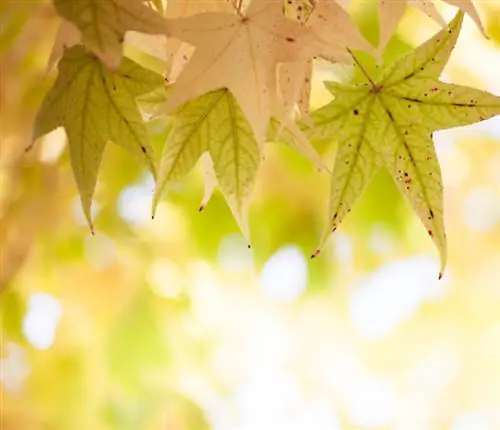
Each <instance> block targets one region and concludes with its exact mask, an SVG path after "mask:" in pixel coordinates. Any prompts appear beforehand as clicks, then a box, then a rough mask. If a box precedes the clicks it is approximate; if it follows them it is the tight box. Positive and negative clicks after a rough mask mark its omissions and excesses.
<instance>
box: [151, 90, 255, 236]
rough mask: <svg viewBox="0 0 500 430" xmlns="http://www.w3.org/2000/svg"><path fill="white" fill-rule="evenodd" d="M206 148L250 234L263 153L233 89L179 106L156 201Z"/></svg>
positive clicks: (239, 219)
mask: <svg viewBox="0 0 500 430" xmlns="http://www.w3.org/2000/svg"><path fill="white" fill-rule="evenodd" d="M206 152H208V154H209V155H210V158H211V159H212V162H213V169H214V171H215V176H216V178H217V182H218V184H219V187H220V189H221V191H222V193H223V194H224V196H225V198H226V200H227V202H228V204H229V207H230V208H231V211H232V212H233V214H234V216H235V218H236V221H237V222H238V224H239V226H240V228H241V230H242V232H243V234H244V236H245V237H246V239H247V240H249V231H248V223H247V209H248V202H249V197H250V194H251V191H252V188H253V184H254V182H255V178H256V175H257V171H258V168H259V164H260V153H259V147H258V144H257V141H256V138H255V135H254V133H253V131H252V128H251V126H250V124H249V122H248V120H247V119H246V117H245V115H244V114H243V112H242V110H241V108H240V107H239V105H238V103H237V102H236V100H235V98H234V96H233V95H232V94H231V93H230V92H229V91H228V90H227V89H220V90H216V91H211V92H209V93H207V94H205V95H203V96H201V97H198V98H196V99H194V100H191V101H189V102H187V103H185V104H184V105H182V106H181V107H180V108H179V109H178V110H177V111H176V113H175V115H174V126H173V129H172V131H171V133H170V135H169V138H168V141H167V143H166V146H165V149H164V152H163V155H162V159H161V164H160V168H159V173H158V181H157V186H156V193H155V200H154V204H153V206H154V207H156V206H157V204H158V201H159V197H160V195H161V192H162V191H163V189H164V188H165V186H167V185H168V184H169V183H171V182H172V181H177V180H179V179H181V178H182V177H183V176H184V175H185V174H186V173H188V172H189V171H190V170H191V169H192V168H193V167H194V165H195V164H196V163H197V162H198V160H199V159H200V158H201V157H202V155H204V153H206Z"/></svg>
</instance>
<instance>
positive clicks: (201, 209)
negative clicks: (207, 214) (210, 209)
mask: <svg viewBox="0 0 500 430" xmlns="http://www.w3.org/2000/svg"><path fill="white" fill-rule="evenodd" d="M204 209H205V205H204V204H201V205H200V206H199V207H198V212H203V210H204Z"/></svg>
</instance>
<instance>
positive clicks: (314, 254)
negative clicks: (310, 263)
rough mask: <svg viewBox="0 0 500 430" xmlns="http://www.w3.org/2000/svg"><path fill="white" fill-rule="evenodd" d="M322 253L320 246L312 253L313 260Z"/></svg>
mask: <svg viewBox="0 0 500 430" xmlns="http://www.w3.org/2000/svg"><path fill="white" fill-rule="evenodd" d="M320 253H321V250H320V249H319V248H318V249H317V250H316V251H314V252H313V253H312V254H311V260H313V259H315V258H316V257H317V256H318V255H319V254H320Z"/></svg>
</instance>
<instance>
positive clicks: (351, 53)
mask: <svg viewBox="0 0 500 430" xmlns="http://www.w3.org/2000/svg"><path fill="white" fill-rule="evenodd" d="M346 49H347V52H349V54H350V55H351V57H352V59H353V60H354V62H355V63H356V64H357V66H358V67H359V68H360V70H361V72H362V73H363V75H365V77H366V79H368V81H369V82H370V84H372V86H373V87H374V88H378V85H377V84H375V82H373V80H372V78H371V77H370V75H369V74H368V72H367V71H366V69H365V68H364V67H363V65H362V64H361V63H360V61H359V60H358V59H357V57H356V56H355V55H354V53H353V52H352V51H351V50H350V49H349V48H346Z"/></svg>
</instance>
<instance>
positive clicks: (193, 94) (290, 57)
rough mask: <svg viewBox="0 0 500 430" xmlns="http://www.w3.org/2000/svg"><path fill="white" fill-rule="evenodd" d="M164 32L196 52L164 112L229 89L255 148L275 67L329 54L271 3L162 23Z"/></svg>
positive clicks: (262, 132) (264, 124)
mask: <svg viewBox="0 0 500 430" xmlns="http://www.w3.org/2000/svg"><path fill="white" fill-rule="evenodd" d="M167 30H168V33H169V34H170V35H171V36H174V37H176V38H178V39H180V40H183V41H185V42H187V43H189V44H191V45H193V46H194V47H195V48H196V49H195V52H194V54H193V56H192V58H191V60H190V61H189V63H188V64H187V65H186V67H185V68H184V70H183V71H182V72H181V74H180V75H179V77H178V79H177V81H176V83H175V85H174V88H173V90H172V92H171V94H170V97H169V100H168V101H167V104H166V106H165V107H166V109H167V110H168V111H173V110H175V108H177V107H179V106H180V105H182V104H184V103H185V102H187V101H188V100H191V99H195V98H197V97H199V96H201V95H203V94H205V93H207V92H209V91H212V90H216V89H219V88H228V89H229V90H230V91H231V93H232V94H233V95H234V96H235V97H236V99H237V100H238V103H239V105H240V106H241V109H242V110H243V112H244V113H245V115H246V117H247V118H248V120H249V122H250V124H251V126H252V129H253V130H254V132H255V135H256V137H257V141H258V142H259V144H260V145H261V144H262V143H263V140H264V136H265V132H266V129H267V124H268V121H269V117H270V112H271V108H272V103H273V100H274V99H275V97H276V65H277V64H278V63H280V62H293V61H302V60H304V61H306V60H308V59H310V58H312V57H314V56H315V55H323V54H324V55H327V54H328V52H329V51H330V50H331V49H333V47H331V46H328V44H325V43H324V42H322V41H321V40H319V39H318V38H317V37H316V35H315V34H314V33H313V32H311V31H310V30H309V29H307V28H306V27H305V26H303V25H301V24H300V23H297V22H294V21H291V20H289V19H286V18H285V17H284V15H283V11H282V3H281V2H276V1H273V2H268V1H267V0H253V1H252V2H251V4H250V5H249V7H248V9H247V10H246V12H245V14H244V15H243V14H242V15H239V14H236V13H215V12H213V13H203V14H197V15H194V16H191V17H188V18H180V19H171V20H167ZM334 48H335V49H337V50H338V48H337V46H335V47H334Z"/></svg>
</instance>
